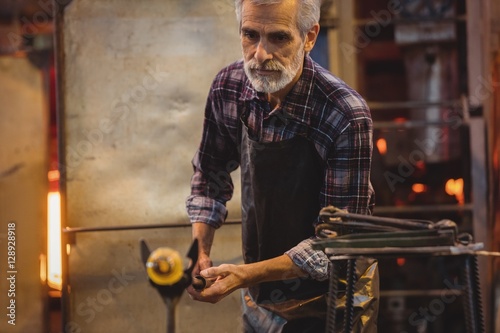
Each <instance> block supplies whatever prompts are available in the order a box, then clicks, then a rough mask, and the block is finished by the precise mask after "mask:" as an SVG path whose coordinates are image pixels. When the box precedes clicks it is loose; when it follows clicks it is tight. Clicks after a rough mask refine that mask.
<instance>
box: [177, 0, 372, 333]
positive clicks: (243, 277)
mask: <svg viewBox="0 0 500 333" xmlns="http://www.w3.org/2000/svg"><path fill="white" fill-rule="evenodd" d="M236 14H237V18H238V21H239V24H240V37H241V47H242V52H243V60H240V61H238V62H236V63H233V64H231V65H229V66H228V67H226V68H224V69H223V70H221V71H220V72H219V74H218V75H217V76H216V78H215V80H214V81H213V83H212V87H211V89H210V93H209V96H208V99H207V104H206V109H205V120H204V129H203V137H202V141H201V144H200V147H199V149H198V151H197V153H196V155H195V157H194V159H193V166H194V171H195V173H194V176H193V178H192V181H191V188H192V192H191V195H190V196H189V198H188V199H187V202H186V206H187V210H188V214H189V216H190V219H191V222H192V227H193V228H192V234H193V238H197V239H198V240H199V244H200V252H199V261H198V266H199V270H200V271H201V275H202V276H204V277H205V278H207V279H212V280H215V282H214V283H213V285H211V286H210V287H208V288H206V289H204V290H203V291H195V290H194V289H192V288H189V289H188V292H189V293H190V295H191V297H192V298H193V299H195V300H199V301H204V302H212V303H215V302H218V301H219V300H221V299H222V298H224V297H225V296H227V295H228V294H230V293H231V292H233V291H235V290H236V289H240V288H243V295H244V302H243V303H244V315H243V322H244V327H245V331H246V332H308V331H310V332H320V331H322V330H324V325H325V310H326V303H325V300H324V298H323V299H321V296H324V295H325V294H326V292H327V290H328V278H329V269H330V268H329V265H330V262H329V260H328V258H327V257H326V255H325V254H324V253H323V252H321V251H315V250H313V249H312V248H311V244H312V239H314V225H315V223H316V222H317V220H318V213H319V211H320V209H321V208H322V207H325V206H328V205H333V206H336V207H338V208H341V209H346V210H348V211H349V212H353V213H363V214H364V213H369V212H370V205H371V204H372V194H373V191H372V189H371V185H370V180H369V173H370V164H371V150H372V121H371V117H370V112H369V110H368V107H367V106H366V103H365V102H364V100H363V99H362V98H361V97H360V96H359V95H358V94H357V93H356V92H355V91H354V90H352V89H351V88H349V87H348V86H347V85H346V84H345V83H343V82H342V81H341V80H339V79H338V78H336V77H335V76H333V75H332V74H331V73H329V72H328V71H327V70H325V69H323V68H321V67H320V66H319V65H318V64H316V63H315V62H313V61H312V59H311V58H310V57H309V55H308V53H309V52H310V51H311V49H312V48H313V46H314V43H315V41H316V38H317V36H318V32H319V24H318V21H319V14H320V0H274V1H273V0H271V1H269V0H267V1H266V0H236ZM238 166H239V167H240V168H241V174H242V179H241V181H242V231H243V232H242V236H243V252H244V253H243V256H244V260H245V264H244V265H228V264H223V265H220V266H218V267H211V266H212V262H211V260H210V248H211V245H212V241H213V238H214V232H215V230H216V229H217V228H219V227H220V226H221V225H222V223H223V221H224V219H225V217H226V215H227V212H226V207H225V203H226V202H227V201H228V200H229V199H230V198H231V196H232V192H233V184H232V181H231V178H230V176H229V173H230V172H232V171H234V170H235V169H236V168H237V167H238ZM306 305H307V306H306ZM318 309H319V310H318Z"/></svg>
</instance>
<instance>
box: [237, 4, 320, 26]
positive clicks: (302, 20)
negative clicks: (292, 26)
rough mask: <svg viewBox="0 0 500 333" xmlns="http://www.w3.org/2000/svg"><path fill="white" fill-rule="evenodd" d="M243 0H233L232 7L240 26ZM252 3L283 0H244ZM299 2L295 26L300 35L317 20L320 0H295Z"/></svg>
mask: <svg viewBox="0 0 500 333" xmlns="http://www.w3.org/2000/svg"><path fill="white" fill-rule="evenodd" d="M243 1H245V0H235V1H234V5H235V6H234V7H235V11H236V18H237V19H238V24H239V25H240V26H241V11H242V7H243ZM246 1H250V2H251V3H252V4H254V5H274V4H279V3H282V2H283V1H284V0H246ZM297 1H298V2H299V9H298V13H297V28H298V29H299V31H300V33H301V34H302V35H306V34H307V33H308V32H309V30H311V28H312V27H313V26H314V25H315V24H316V23H318V22H319V16H320V11H321V0H297Z"/></svg>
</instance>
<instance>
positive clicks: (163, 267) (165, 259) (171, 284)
mask: <svg viewBox="0 0 500 333" xmlns="http://www.w3.org/2000/svg"><path fill="white" fill-rule="evenodd" d="M140 248H141V259H142V262H143V263H144V266H145V267H146V272H147V274H148V279H149V282H150V283H151V285H152V286H153V287H154V288H156V290H158V292H159V293H160V295H161V296H162V298H163V301H164V302H165V305H166V307H167V333H174V332H175V310H176V306H177V304H178V303H179V300H180V298H181V296H182V293H183V292H184V289H186V288H187V287H188V286H189V285H190V284H193V287H194V288H196V289H198V290H200V289H203V288H204V287H205V281H204V280H200V279H197V278H196V279H195V281H194V282H193V278H192V277H191V274H192V272H193V268H194V267H195V265H196V263H197V261H198V240H197V239H195V240H194V241H193V243H192V244H191V247H190V248H189V250H188V252H187V255H186V256H187V257H188V258H189V259H190V262H189V264H188V265H187V268H184V264H183V260H182V258H181V256H180V254H179V252H177V251H175V250H173V249H171V248H168V247H160V248H157V249H156V250H154V251H151V250H150V249H149V247H148V245H147V244H146V241H145V240H143V239H141V240H140Z"/></svg>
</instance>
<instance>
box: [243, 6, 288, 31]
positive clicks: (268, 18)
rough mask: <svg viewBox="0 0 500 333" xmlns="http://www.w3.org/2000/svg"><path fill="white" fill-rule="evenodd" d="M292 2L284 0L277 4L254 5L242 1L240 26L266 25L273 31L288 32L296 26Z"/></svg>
mask: <svg viewBox="0 0 500 333" xmlns="http://www.w3.org/2000/svg"><path fill="white" fill-rule="evenodd" d="M296 5H297V4H296V2H295V1H293V0H285V1H283V2H281V3H279V4H270V5H268V4H265V5H255V4H253V3H252V2H251V1H244V2H243V7H242V11H241V24H242V26H247V25H248V26H253V25H256V24H266V25H270V26H273V27H274V29H279V30H290V29H291V28H293V27H295V26H296V18H297V7H296Z"/></svg>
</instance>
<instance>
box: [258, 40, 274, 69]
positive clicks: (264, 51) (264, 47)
mask: <svg viewBox="0 0 500 333" xmlns="http://www.w3.org/2000/svg"><path fill="white" fill-rule="evenodd" d="M254 57H255V59H256V60H257V61H258V62H259V64H262V63H264V62H265V61H266V60H270V59H272V58H273V55H272V53H271V52H270V51H269V45H268V44H267V43H266V42H265V41H263V40H260V41H259V44H257V50H255V55H254Z"/></svg>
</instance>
